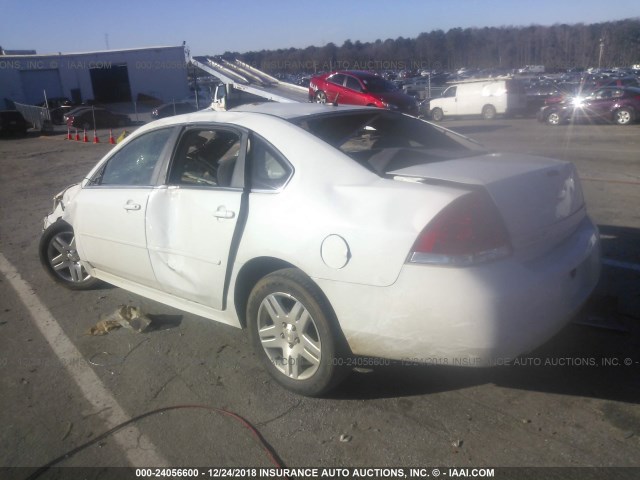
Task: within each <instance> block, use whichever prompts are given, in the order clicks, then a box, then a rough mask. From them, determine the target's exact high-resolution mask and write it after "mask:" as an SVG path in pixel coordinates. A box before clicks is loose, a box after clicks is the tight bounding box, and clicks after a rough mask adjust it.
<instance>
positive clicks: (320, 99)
mask: <svg viewBox="0 0 640 480" xmlns="http://www.w3.org/2000/svg"><path fill="white" fill-rule="evenodd" d="M313 100H314V101H315V102H316V103H327V94H326V93H324V92H323V91H322V90H318V91H317V92H316V94H315V95H314V96H313Z"/></svg>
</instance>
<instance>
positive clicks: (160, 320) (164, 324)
mask: <svg viewBox="0 0 640 480" xmlns="http://www.w3.org/2000/svg"><path fill="white" fill-rule="evenodd" d="M147 317H149V319H150V320H151V325H150V326H149V328H148V329H147V331H149V332H160V331H163V330H171V329H172V328H176V327H179V326H180V325H181V324H182V318H183V317H182V315H166V314H154V313H147Z"/></svg>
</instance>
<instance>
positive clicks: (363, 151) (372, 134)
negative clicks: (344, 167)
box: [291, 110, 485, 176]
mask: <svg viewBox="0 0 640 480" xmlns="http://www.w3.org/2000/svg"><path fill="white" fill-rule="evenodd" d="M291 121H292V123H294V124H296V125H298V126H299V127H301V128H303V129H304V130H306V131H308V132H310V133H312V134H313V135H315V136H316V137H318V138H320V139H322V140H324V141H325V142H327V143H328V144H330V145H331V146H333V147H335V148H337V149H338V150H340V151H341V152H343V153H345V154H346V155H348V156H349V157H351V158H352V159H353V160H355V161H356V162H358V163H359V164H361V165H363V166H364V167H366V168H368V169H369V170H372V171H373V172H375V173H377V174H378V175H380V176H387V175H388V174H389V172H392V171H394V170H398V169H401V168H406V167H410V166H413V165H419V164H423V163H432V162H438V161H444V160H447V159H452V158H461V157H468V156H473V155H479V154H481V153H485V150H484V148H482V146H481V145H480V144H478V143H476V142H474V141H472V140H470V139H468V138H466V137H463V136H461V135H458V134H456V133H454V132H452V131H450V130H447V129H444V128H441V127H436V126H435V125H432V124H430V123H427V122H424V121H422V120H419V119H417V118H414V117H409V116H407V115H402V114H397V113H393V112H388V111H384V110H382V111H375V110H374V111H367V112H346V113H343V114H329V115H321V116H317V117H313V118H308V117H307V118H305V117H303V118H298V119H293V120H291Z"/></svg>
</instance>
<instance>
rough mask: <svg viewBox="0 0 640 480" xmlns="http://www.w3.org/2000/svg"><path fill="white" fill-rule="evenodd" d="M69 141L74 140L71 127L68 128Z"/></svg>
mask: <svg viewBox="0 0 640 480" xmlns="http://www.w3.org/2000/svg"><path fill="white" fill-rule="evenodd" d="M67 140H73V137H72V136H71V127H67Z"/></svg>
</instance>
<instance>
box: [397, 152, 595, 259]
mask: <svg viewBox="0 0 640 480" xmlns="http://www.w3.org/2000/svg"><path fill="white" fill-rule="evenodd" d="M388 174H389V175H393V176H397V177H400V178H399V179H405V180H406V178H407V177H409V178H413V179H421V181H422V182H424V183H431V182H436V183H442V182H444V183H454V184H456V185H467V186H471V187H483V188H485V189H486V190H487V191H488V192H489V194H490V195H491V198H492V199H493V201H494V202H495V204H496V206H497V207H498V210H499V212H500V214H501V215H502V218H503V220H504V223H505V227H506V228H507V231H508V232H509V236H510V239H511V243H512V246H513V248H514V252H515V254H516V255H519V256H521V257H524V258H527V259H530V258H534V257H536V256H539V255H542V254H544V253H545V252H547V251H549V250H550V249H552V248H553V247H554V246H556V245H557V244H559V243H560V242H561V241H562V240H564V239H565V238H567V237H568V236H569V235H570V234H571V233H572V232H573V231H575V229H576V228H577V226H578V224H579V223H580V221H581V220H582V219H583V218H584V216H585V215H586V210H585V207H584V199H583V195H582V189H581V186H580V181H579V179H578V174H577V172H576V169H575V167H574V165H573V164H572V163H569V162H563V161H559V160H552V159H549V158H543V157H535V156H530V155H521V154H508V155H505V154H487V155H482V156H476V157H469V158H460V159H452V160H446V161H440V162H433V163H425V164H420V165H414V166H411V167H407V168H402V169H399V170H395V171H392V172H388ZM403 177H404V178H403Z"/></svg>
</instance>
